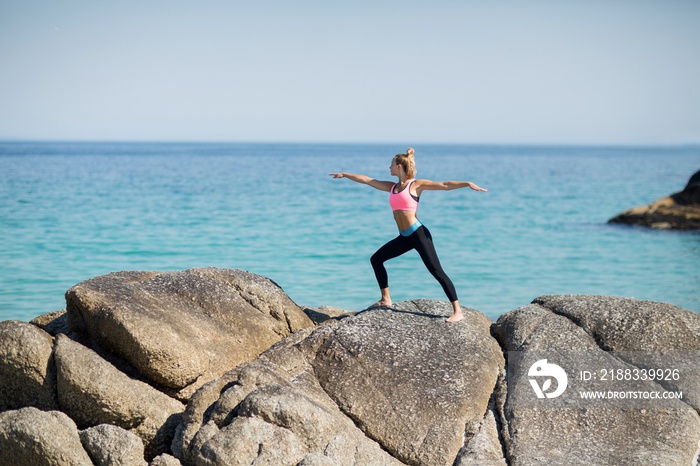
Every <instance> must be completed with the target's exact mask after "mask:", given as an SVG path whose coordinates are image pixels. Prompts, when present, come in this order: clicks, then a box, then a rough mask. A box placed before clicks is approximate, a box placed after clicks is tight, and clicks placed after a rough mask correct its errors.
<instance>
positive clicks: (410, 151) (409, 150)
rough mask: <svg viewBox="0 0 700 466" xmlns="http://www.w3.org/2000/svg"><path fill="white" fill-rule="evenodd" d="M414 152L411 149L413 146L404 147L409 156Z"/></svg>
mask: <svg viewBox="0 0 700 466" xmlns="http://www.w3.org/2000/svg"><path fill="white" fill-rule="evenodd" d="M414 152H415V151H414V150H413V147H409V148H408V149H406V155H408V156H409V157H411V156H412V155H413V153H414Z"/></svg>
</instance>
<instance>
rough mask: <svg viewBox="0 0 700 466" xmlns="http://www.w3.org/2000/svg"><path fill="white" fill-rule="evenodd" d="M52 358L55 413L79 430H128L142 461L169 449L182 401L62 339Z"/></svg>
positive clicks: (66, 338)
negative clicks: (107, 426)
mask: <svg viewBox="0 0 700 466" xmlns="http://www.w3.org/2000/svg"><path fill="white" fill-rule="evenodd" d="M55 358H56V367H57V372H58V375H57V384H58V399H59V403H60V406H61V409H62V410H63V411H64V412H66V413H67V414H68V415H69V416H70V417H71V418H72V419H73V420H75V422H76V423H77V424H78V426H79V427H81V428H87V427H92V426H96V425H99V424H112V425H115V426H119V427H122V428H123V429H126V430H129V431H130V432H132V433H134V434H136V435H138V436H139V437H140V438H141V439H142V440H143V442H144V444H145V445H146V457H148V458H152V457H154V456H156V455H157V454H160V453H163V452H167V451H169V450H170V443H171V440H172V438H173V435H174V431H175V427H176V426H177V424H178V423H179V415H180V414H181V412H182V411H183V410H184V406H183V405H182V403H180V402H179V401H177V400H175V399H173V398H170V397H169V396H167V395H165V394H164V393H162V392H159V391H158V390H156V389H155V388H153V387H151V386H150V385H148V384H146V383H144V382H141V381H138V380H133V379H131V378H129V377H128V376H127V375H125V374H124V373H122V372H120V371H119V370H118V369H116V368H115V367H114V366H112V365H111V364H110V363H108V362H107V361H105V360H104V359H102V358H100V357H99V356H98V355H97V354H96V353H95V352H94V351H92V350H90V349H88V348H86V347H84V346H82V345H81V344H79V343H76V342H74V341H73V340H71V339H69V338H68V337H66V336H64V335H58V336H57V337H56V348H55Z"/></svg>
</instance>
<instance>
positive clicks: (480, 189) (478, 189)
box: [467, 181, 487, 192]
mask: <svg viewBox="0 0 700 466" xmlns="http://www.w3.org/2000/svg"><path fill="white" fill-rule="evenodd" d="M467 186H468V187H470V188H472V189H473V190H474V191H483V192H486V191H487V190H486V188H481V187H479V186H477V185H475V184H474V183H472V182H471V181H468V182H467Z"/></svg>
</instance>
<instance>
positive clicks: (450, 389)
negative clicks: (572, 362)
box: [180, 301, 504, 465]
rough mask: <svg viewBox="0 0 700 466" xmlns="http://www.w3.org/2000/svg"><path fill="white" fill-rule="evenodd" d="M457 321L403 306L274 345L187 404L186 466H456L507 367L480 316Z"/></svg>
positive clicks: (442, 312) (441, 311)
mask: <svg viewBox="0 0 700 466" xmlns="http://www.w3.org/2000/svg"><path fill="white" fill-rule="evenodd" d="M450 312H451V307H450V306H449V305H448V303H441V302H435V301H415V302H408V303H401V304H398V305H396V307H395V308H393V309H377V310H371V311H366V312H363V313H361V314H359V315H357V316H355V317H352V318H346V319H343V320H342V321H334V322H332V323H329V324H327V325H323V326H321V327H319V328H318V329H316V330H314V331H313V332H309V331H306V332H300V333H299V334H297V335H295V336H294V337H292V338H290V339H287V340H285V341H284V342H282V343H280V344H279V345H276V346H275V347H273V348H271V349H270V350H269V351H267V352H265V353H263V354H262V355H261V357H260V358H258V359H257V360H256V361H255V362H253V363H249V364H246V365H244V366H242V367H240V368H238V369H237V370H235V371H233V372H231V373H229V374H227V375H226V376H225V377H224V378H223V379H222V380H219V381H217V382H212V384H210V385H209V386H205V387H203V388H202V390H200V391H199V392H198V393H197V394H196V395H195V397H194V398H193V399H192V400H191V402H190V404H189V405H188V409H187V411H186V413H185V416H184V423H183V426H182V435H181V436H180V438H181V443H182V447H181V448H182V455H183V458H184V459H185V463H186V464H197V465H209V464H252V463H253V462H254V461H257V462H262V464H279V465H283V464H289V465H296V464H335V465H340V464H348V465H352V464H358V465H359V464H377V465H380V464H387V465H392V464H402V463H403V464H416V465H437V464H452V463H453V462H454V460H455V458H457V456H458V455H459V453H460V450H461V449H462V447H463V446H464V443H465V438H466V439H467V440H470V439H471V438H472V437H474V436H475V435H476V433H477V432H479V430H480V426H481V425H482V423H483V420H484V417H485V415H486V413H487V411H488V405H489V400H490V398H491V393H492V391H493V387H494V385H495V383H496V380H497V378H498V375H499V373H500V371H501V370H502V369H503V365H504V361H503V357H502V353H501V349H500V347H499V346H498V344H497V343H496V341H495V340H494V339H493V338H492V337H491V335H490V325H491V322H490V321H489V320H488V319H487V318H486V317H485V316H484V315H483V314H481V313H479V312H477V311H473V310H465V315H466V317H465V323H464V325H458V326H457V325H450V324H448V323H446V322H445V318H446V317H447V316H449V315H450ZM492 433H494V434H495V432H492ZM482 435H486V434H484V433H482ZM251 436H252V438H251ZM254 439H257V441H258V442H259V443H256V442H255V441H253V440H254ZM494 441H495V443H496V444H498V443H499V442H498V440H497V439H494ZM251 444H252V445H254V446H257V445H260V447H259V448H251V447H250V445H251ZM273 452H274V454H276V455H280V456H279V457H275V461H274V462H271V463H270V462H268V461H270V458H271V456H270V455H271V454H272V453H273ZM387 452H388V453H389V454H387ZM497 454H498V458H497V459H501V460H502V453H501V452H500V451H498V452H497ZM222 457H226V458H228V459H227V460H225V461H224V462H221V463H219V462H217V461H215V460H213V458H222ZM234 458H236V460H235V461H234ZM241 458H244V459H241ZM238 459H240V462H238V461H239V460H238ZM397 460H398V461H397ZM256 464H258V463H256Z"/></svg>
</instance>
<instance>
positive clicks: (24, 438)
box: [0, 407, 92, 466]
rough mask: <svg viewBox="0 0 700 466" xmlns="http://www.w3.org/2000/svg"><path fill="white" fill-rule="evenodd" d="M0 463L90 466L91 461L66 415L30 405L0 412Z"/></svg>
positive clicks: (75, 428)
mask: <svg viewBox="0 0 700 466" xmlns="http://www.w3.org/2000/svg"><path fill="white" fill-rule="evenodd" d="M0 464H2V465H18V466H20V465H21V466H24V465H27V466H29V465H31V466H44V465H46V466H70V465H75V466H78V465H79V466H90V465H92V462H91V461H90V458H89V457H88V454H87V453H86V452H85V450H84V449H83V446H82V445H81V443H80V437H79V436H78V429H77V427H76V426H75V423H74V422H73V421H72V420H71V419H70V418H69V417H68V416H66V415H65V414H63V413H61V412H59V411H50V412H46V411H41V410H38V409H36V408H33V407H30V408H22V409H19V410H16V411H5V412H2V413H0Z"/></svg>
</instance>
